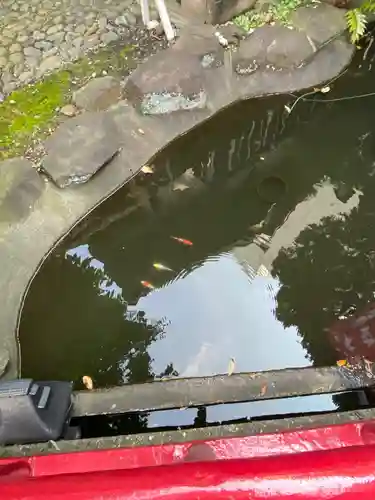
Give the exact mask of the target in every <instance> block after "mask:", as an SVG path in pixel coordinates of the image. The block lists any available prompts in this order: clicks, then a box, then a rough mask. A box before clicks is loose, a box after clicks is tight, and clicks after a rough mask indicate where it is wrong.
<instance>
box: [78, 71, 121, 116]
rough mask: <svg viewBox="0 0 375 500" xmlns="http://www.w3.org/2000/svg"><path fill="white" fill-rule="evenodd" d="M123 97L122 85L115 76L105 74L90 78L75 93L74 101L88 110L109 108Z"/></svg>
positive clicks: (79, 106)
mask: <svg viewBox="0 0 375 500" xmlns="http://www.w3.org/2000/svg"><path fill="white" fill-rule="evenodd" d="M120 98H121V85H120V82H119V81H118V80H116V78H114V77H113V76H103V77H100V78H94V79H93V80H90V81H89V82H88V83H87V84H86V85H85V86H84V87H82V88H81V89H79V90H77V92H75V93H74V95H73V102H74V103H75V105H76V106H77V107H78V108H82V109H85V110H86V111H102V110H105V109H108V108H109V107H110V106H111V105H112V104H115V103H116V102H117V101H118V100H119V99H120Z"/></svg>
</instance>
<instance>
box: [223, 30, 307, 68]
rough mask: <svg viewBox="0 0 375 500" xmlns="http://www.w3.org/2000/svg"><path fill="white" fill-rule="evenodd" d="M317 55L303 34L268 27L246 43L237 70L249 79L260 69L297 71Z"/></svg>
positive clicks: (237, 56) (237, 59)
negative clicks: (250, 75) (295, 69)
mask: <svg viewBox="0 0 375 500" xmlns="http://www.w3.org/2000/svg"><path fill="white" fill-rule="evenodd" d="M314 52H315V50H314V47H313V45H312V44H311V43H310V42H309V40H308V39H307V37H306V36H305V35H304V34H303V33H302V32H300V31H298V30H296V29H289V28H287V27H285V26H268V25H266V26H262V27H261V28H258V29H257V30H255V31H254V33H253V34H252V35H251V36H250V37H249V38H247V39H246V40H244V41H242V43H241V45H240V47H239V49H238V51H237V52H236V53H235V55H234V57H233V63H234V69H235V70H236V72H237V73H239V74H244V75H246V74H249V73H252V72H253V71H255V70H256V69H258V68H260V69H264V68H267V67H271V68H276V69H291V68H296V67H299V66H301V65H302V64H303V63H304V62H305V61H306V60H308V59H309V58H310V57H311V56H313V54H314Z"/></svg>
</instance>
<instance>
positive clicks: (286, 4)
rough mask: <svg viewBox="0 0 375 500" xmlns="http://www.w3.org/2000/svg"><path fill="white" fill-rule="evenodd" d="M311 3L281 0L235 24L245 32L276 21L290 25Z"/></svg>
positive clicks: (245, 15)
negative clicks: (292, 16)
mask: <svg viewBox="0 0 375 500" xmlns="http://www.w3.org/2000/svg"><path fill="white" fill-rule="evenodd" d="M374 1H375V0H374ZM309 3H311V0H280V1H279V2H277V3H271V4H270V5H269V7H268V9H266V10H257V9H256V8H255V9H252V10H249V11H248V12H245V13H244V14H241V15H240V16H237V17H235V18H234V19H233V22H234V23H235V24H236V25H237V26H239V27H240V28H242V29H244V30H245V31H250V30H251V29H254V28H259V26H263V25H264V24H268V23H271V22H274V21H278V22H280V23H281V24H285V25H287V24H289V20H290V16H291V14H292V12H293V11H295V10H296V9H297V7H300V6H301V5H307V4H309Z"/></svg>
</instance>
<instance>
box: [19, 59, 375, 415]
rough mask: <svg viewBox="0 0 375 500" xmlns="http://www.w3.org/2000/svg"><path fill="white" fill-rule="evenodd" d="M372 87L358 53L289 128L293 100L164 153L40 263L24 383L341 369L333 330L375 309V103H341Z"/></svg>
mask: <svg viewBox="0 0 375 500" xmlns="http://www.w3.org/2000/svg"><path fill="white" fill-rule="evenodd" d="M374 77H375V70H373V69H372V64H371V61H370V62H369V61H368V60H367V61H365V62H363V61H362V54H359V56H358V58H357V60H356V61H355V62H354V64H353V65H352V67H351V68H350V70H349V71H348V72H347V74H346V75H344V76H343V77H342V78H341V79H338V80H337V81H336V82H335V83H334V84H333V85H332V89H331V91H330V92H329V93H328V94H324V95H323V94H317V95H315V96H308V99H312V100H313V101H314V102H311V101H310V100H301V101H299V102H298V104H297V105H296V106H295V108H294V109H293V111H292V113H291V114H289V113H288V112H287V110H286V109H285V105H287V106H289V107H291V105H292V104H293V102H294V101H295V98H294V97H292V96H286V97H276V98H270V99H266V100H259V101H251V102H248V103H245V104H244V103H242V104H241V105H237V106H235V107H234V108H231V109H230V110H227V111H225V112H224V113H222V114H221V115H219V116H218V117H216V118H215V119H214V120H212V121H210V122H209V123H207V124H205V125H204V126H202V127H200V128H199V129H197V130H196V131H194V132H193V133H191V134H188V135H187V136H185V137H183V138H181V139H180V140H178V141H176V143H174V144H173V145H171V146H170V147H168V148H167V149H166V150H165V151H163V152H162V153H161V154H160V155H159V156H158V157H157V158H156V159H155V161H154V162H153V169H154V173H153V174H145V173H143V174H140V175H139V176H138V177H137V178H136V179H135V181H133V182H132V183H131V184H129V185H128V186H126V187H124V188H122V189H121V190H120V191H119V192H118V193H117V194H116V195H114V196H113V197H112V198H111V199H110V200H108V201H107V202H105V203H103V204H102V205H101V206H100V207H99V208H98V209H96V210H95V211H94V212H93V213H92V214H91V215H90V216H89V217H88V218H87V219H86V220H85V221H83V222H82V223H81V224H80V225H79V226H78V227H77V228H75V229H74V231H73V232H72V233H71V234H70V235H69V236H68V237H67V238H66V239H65V240H64V241H63V242H62V243H61V244H60V245H59V246H58V247H57V248H56V249H55V250H54V251H53V252H52V253H51V255H50V256H49V257H48V258H47V260H46V261H45V262H44V264H43V265H42V267H41V269H40V271H39V273H38V274H37V276H36V277H35V279H34V281H33V283H32V285H31V287H30V290H29V292H28V295H27V297H26V301H25V305H24V308H23V311H22V316H21V321H20V329H19V336H20V342H21V353H22V375H24V376H31V377H34V378H35V379H66V380H74V381H75V382H76V384H77V387H80V380H81V377H82V376H83V375H90V376H91V377H92V378H93V379H94V382H95V385H96V386H97V387H98V386H111V385H120V384H123V383H127V382H131V383H134V382H145V381H148V380H153V379H155V378H160V377H165V376H183V377H193V376H203V375H213V374H216V373H225V372H226V371H227V369H228V363H229V361H230V358H234V359H235V370H236V371H258V370H271V369H281V368H286V367H302V366H309V365H316V366H322V365H331V364H334V363H335V362H336V360H337V359H340V358H341V357H342V356H343V355H344V354H343V353H340V352H338V350H337V346H334V345H333V343H332V338H331V334H330V329H332V325H334V324H335V322H337V321H338V320H339V319H340V318H341V319H343V318H346V317H347V316H349V315H351V314H355V313H357V312H358V311H361V310H362V309H363V308H364V307H367V306H368V305H369V304H371V303H372V302H373V301H374V291H375V270H374V265H375V250H374V249H375V231H374V227H375V204H374V196H375V176H374V173H375V170H374V168H375V167H374V166H375V150H374V144H375V142H374V131H375V114H374V113H373V112H372V111H371V109H372V106H373V105H375V97H368V98H366V99H350V100H342V101H338V102H329V101H330V100H331V99H337V98H340V97H344V96H348V95H353V94H361V93H365V92H371V91H372V87H373V81H374ZM108 168H110V167H108ZM172 236H177V237H180V238H184V239H187V240H190V241H191V242H192V243H193V245H191V246H187V245H183V244H181V243H179V242H177V241H176V240H175V239H173V238H171V237H172ZM154 263H161V264H163V265H164V266H166V267H168V268H170V269H171V270H170V271H168V270H165V271H160V270H157V269H155V268H154V267H153V264H154ZM142 281H143V282H144V281H146V282H148V283H150V284H151V285H152V286H153V287H154V289H149V288H147V287H145V286H144V285H142V283H141V282H142ZM345 354H346V353H345ZM353 354H356V352H354V353H353ZM322 401H323V402H322ZM267 404H270V405H271V407H272V405H274V404H279V407H278V410H277V411H281V410H280V403H274V402H271V403H267ZM314 404H315V406H316V408H317V409H319V408H322V407H323V406H324V408H328V409H329V408H335V407H336V406H335V403H334V402H332V401H331V398H329V397H325V398H323V399H319V400H316V402H315V403H314ZM314 404H313V405H312V406H314ZM271 407H270V408H271ZM274 408H275V407H274ZM271 410H272V408H271V409H270V411H271Z"/></svg>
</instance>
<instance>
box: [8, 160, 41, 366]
mask: <svg viewBox="0 0 375 500" xmlns="http://www.w3.org/2000/svg"><path fill="white" fill-rule="evenodd" d="M44 187H45V184H44V181H43V179H42V178H41V177H40V175H39V174H38V172H37V170H36V169H35V168H34V167H33V165H32V163H30V162H29V161H28V160H26V159H24V158H12V159H10V160H5V161H2V162H0V222H5V221H12V222H14V221H16V220H19V219H22V218H24V217H26V216H27V215H28V214H29V213H30V211H31V210H32V209H33V206H34V203H35V202H36V201H37V200H38V198H39V197H40V195H41V193H42V192H43V189H44ZM0 365H1V363H0Z"/></svg>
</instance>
